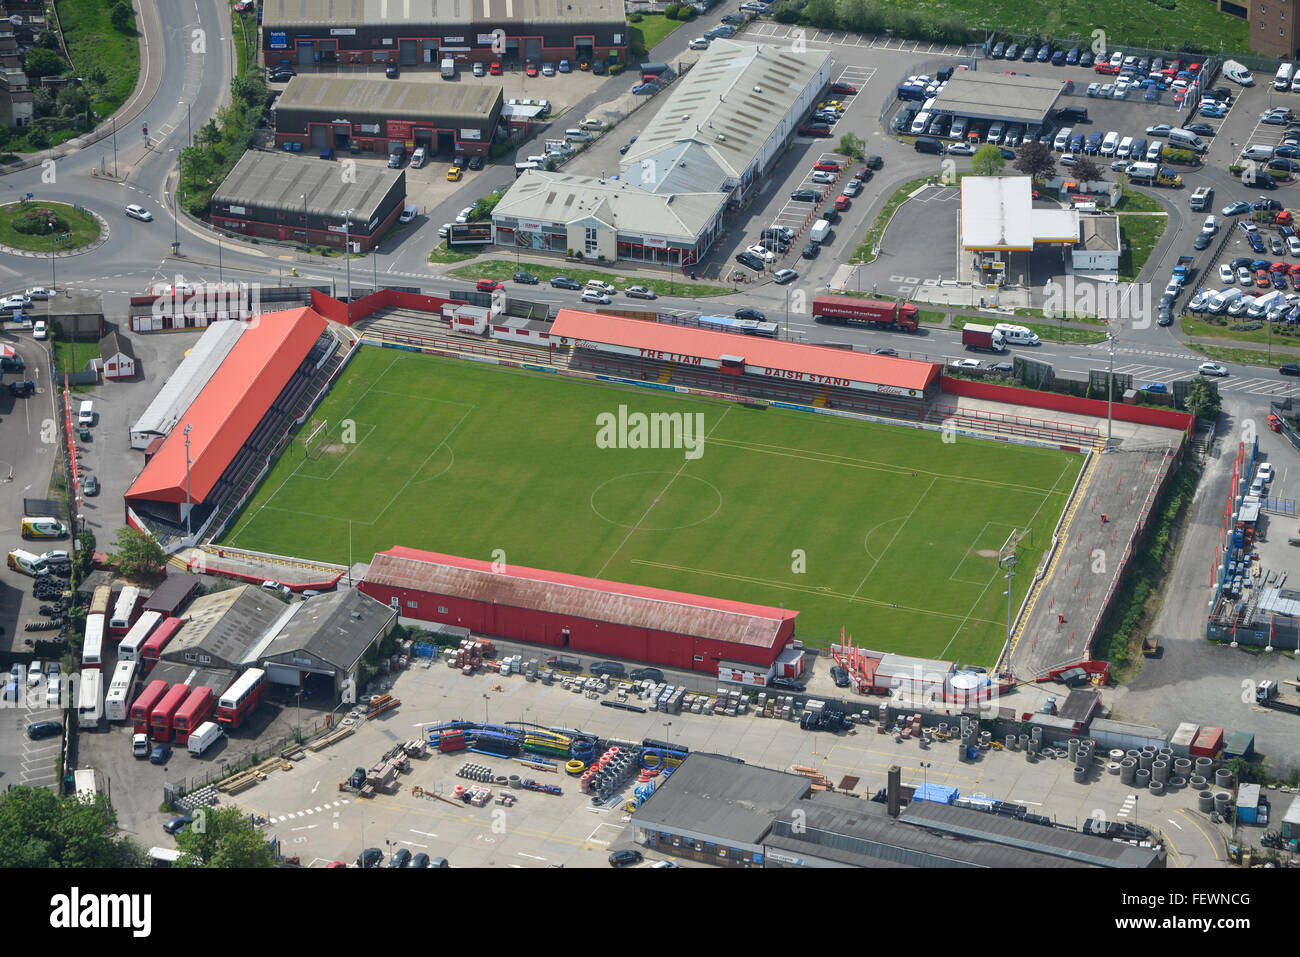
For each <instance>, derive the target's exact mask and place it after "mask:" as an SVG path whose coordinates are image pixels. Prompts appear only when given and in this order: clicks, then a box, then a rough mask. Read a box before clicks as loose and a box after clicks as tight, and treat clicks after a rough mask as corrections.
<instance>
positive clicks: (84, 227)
mask: <svg viewBox="0 0 1300 957" xmlns="http://www.w3.org/2000/svg"><path fill="white" fill-rule="evenodd" d="M107 239H108V222H107V221H106V220H105V219H104V218H103V217H102V216H100V215H99V214H98V213H96V212H94V211H93V210H90V209H87V208H86V207H84V206H73V205H70V204H68V203H52V202H33V201H28V200H23V201H21V202H17V203H9V204H8V205H5V206H0V250H2V251H4V252H7V253H11V254H13V255H18V256H29V257H46V256H51V255H55V256H76V255H78V254H80V253H84V252H89V251H90V250H92V249H96V248H98V247H99V246H101V245H103V244H104V243H105V242H106V241H107Z"/></svg>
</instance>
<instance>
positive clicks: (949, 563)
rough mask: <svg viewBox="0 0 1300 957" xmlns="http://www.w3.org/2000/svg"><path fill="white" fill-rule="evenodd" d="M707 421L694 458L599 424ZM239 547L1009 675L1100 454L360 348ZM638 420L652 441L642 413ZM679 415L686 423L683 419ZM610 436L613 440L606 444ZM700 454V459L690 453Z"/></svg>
mask: <svg viewBox="0 0 1300 957" xmlns="http://www.w3.org/2000/svg"><path fill="white" fill-rule="evenodd" d="M620 405H623V406H626V408H627V412H628V413H629V415H631V414H634V413H638V412H641V413H670V414H671V413H681V414H682V415H686V414H689V415H690V419H689V422H690V423H692V424H693V423H695V422H696V421H697V416H696V413H699V414H700V415H702V417H703V418H702V425H703V433H704V436H705V438H704V442H703V446H702V448H701V449H700V454H699V455H698V457H689V455H688V450H684V449H682V448H675V449H674V448H635V447H629V446H632V445H634V444H643V443H638V442H637V436H636V434H635V433H633V434H630V435H626V436H625V439H626V441H624V442H622V443H621V445H622V447H608V446H609V445H611V444H612V443H611V442H610V441H608V439H609V437H610V435H611V434H613V435H614V437H615V438H617V435H616V431H617V430H609V429H607V430H605V431H606V434H605V435H603V436H601V435H600V433H601V430H600V428H599V426H600V425H601V424H602V420H601V419H599V418H598V417H599V416H601V415H602V414H608V415H610V416H611V417H616V416H617V415H618V410H619V406H620ZM322 419H323V420H325V421H327V422H328V428H327V430H325V432H324V433H322V434H318V435H317V436H316V437H315V438H314V439H313V440H312V443H311V445H310V447H309V448H307V449H305V448H304V442H303V439H304V438H305V437H306V436H307V435H308V434H309V433H310V432H311V431H312V425H311V424H310V423H309V424H307V425H304V426H303V427H302V428H301V429H300V430H299V432H298V435H297V438H296V440H295V441H294V442H293V443H291V444H290V445H289V446H288V448H287V449H286V451H285V452H284V454H283V455H282V456H281V457H280V460H279V461H278V462H277V463H276V464H275V466H274V467H273V468H272V470H271V472H270V474H269V475H268V476H267V477H266V479H265V480H264V481H263V482H262V484H261V486H260V487H259V489H258V490H257V492H256V493H255V495H254V496H253V498H252V499H251V500H250V502H249V503H248V505H247V506H245V508H244V510H243V512H242V513H241V514H240V515H239V517H238V519H237V520H236V522H235V524H234V525H233V526H232V528H231V530H230V532H229V533H228V534H227V535H226V537H225V539H224V542H223V544H228V545H231V546H235V547H242V548H249V549H255V550H260V551H268V552H275V553H279V554H285V555H295V556H300V557H304V558H313V559H318V560H324V561H332V562H340V563H342V562H346V561H348V560H349V558H350V557H351V558H352V559H353V560H366V559H368V558H369V557H370V555H371V554H372V553H373V552H376V551H381V550H383V549H386V548H389V547H390V546H393V545H406V546H409V547H412V548H423V549H428V550H431V551H438V552H443V553H446V554H451V555H462V556H466V557H470V558H479V559H483V560H486V561H492V560H504V561H506V562H508V563H509V564H512V565H528V566H532V567H535V568H549V569H554V570H557V571H563V572H570V573H574V574H579V575H589V576H592V577H596V578H606V579H611V580H614V581H625V582H635V583H637V584H642V585H651V586H656V587H660V588H669V589H675V590H678V591H685V592H694V593H698V594H703V595H713V596H717V597H721V598H730V599H735V600H739V601H748V602H754V603H757V604H763V605H776V606H783V607H786V608H795V609H798V610H799V612H800V615H799V621H798V626H797V629H796V633H797V634H798V636H799V637H801V638H804V639H805V640H806V641H807V642H808V643H809V644H811V645H816V646H824V645H826V644H828V643H830V642H833V641H837V640H838V637H839V633H840V629H841V627H843V628H845V629H846V630H847V631H848V633H849V634H851V635H852V636H853V637H854V638H855V639H856V641H857V643H858V644H859V645H862V646H865V647H868V648H875V649H879V650H886V651H895V652H899V653H905V654H913V655H919V656H922V657H938V658H945V659H956V660H960V661H963V662H972V663H979V664H986V665H987V664H991V663H992V662H993V660H994V658H995V657H996V655H997V653H998V650H999V649H1000V648H1001V646H1002V643H1003V641H1004V639H1005V634H1006V598H1005V581H1004V579H1003V578H1002V575H1001V573H1000V571H999V569H998V564H997V556H998V550H999V549H1000V548H1001V547H1002V545H1003V543H1004V542H1006V540H1007V538H1008V536H1009V535H1011V533H1012V531H1013V530H1015V529H1021V530H1023V529H1026V528H1032V536H1031V538H1026V539H1025V540H1023V541H1022V543H1021V546H1020V550H1019V555H1018V557H1019V574H1018V575H1017V577H1016V580H1015V588H1014V591H1013V595H1012V601H1013V603H1014V605H1015V606H1016V607H1018V606H1019V604H1020V602H1021V600H1022V599H1023V597H1024V589H1025V588H1026V587H1027V585H1028V583H1029V582H1030V580H1031V578H1032V575H1033V570H1034V569H1035V568H1036V567H1037V565H1038V563H1039V561H1040V559H1041V557H1042V551H1043V549H1044V547H1045V546H1046V545H1047V544H1048V543H1049V541H1050V538H1051V532H1052V529H1053V527H1054V526H1055V524H1056V522H1057V519H1058V518H1059V517H1060V514H1061V511H1062V509H1063V508H1064V506H1065V502H1066V498H1067V497H1068V495H1069V492H1070V489H1071V488H1072V487H1073V485H1074V482H1075V479H1076V477H1077V475H1078V472H1079V469H1080V468H1081V467H1082V464H1083V458H1082V456H1079V455H1076V454H1069V453H1065V452H1060V451H1055V450H1045V449H1036V448H1028V447H1022V446H1016V445H1007V444H1004V443H999V442H989V441H981V440H977V439H970V438H963V437H959V438H957V440H956V441H955V442H951V443H945V442H944V441H942V439H941V436H940V435H939V434H938V433H935V432H930V431H921V430H916V429H908V428H901V427H891V426H883V425H877V424H874V423H867V422H858V421H852V420H848V419H840V418H835V417H831V416H814V415H809V414H808V413H801V412H794V411H782V410H778V409H772V408H766V409H755V408H748V407H745V406H741V405H737V404H735V403H730V402H723V401H711V400H705V399H697V398H693V397H688V396H678V395H674V394H671V393H667V392H663V393H661V392H655V391H650V390H644V389H631V388H623V387H618V386H614V385H611V384H603V383H593V382H588V381H580V380H575V379H567V378H562V377H559V376H555V375H548V374H544V373H531V372H523V371H517V370H511V369H501V368H497V367H493V366H487V365H478V364H474V363H469V362H464V361H459V360H451V359H438V358H433V357H428V356H420V355H414V354H409V353H403V352H398V351H394V350H388V349H381V348H377V347H370V346H367V347H363V348H362V351H361V352H360V354H358V355H357V356H355V357H354V358H353V360H352V364H351V365H350V366H349V367H348V369H346V370H345V372H344V374H343V376H342V378H341V379H340V381H339V382H338V384H337V385H335V387H334V389H333V390H332V391H331V393H330V394H329V395H328V396H327V397H326V398H325V401H324V402H323V403H322V404H321V406H320V407H319V408H318V409H317V411H316V414H315V422H316V424H318V425H319V423H320V422H321V420H322ZM627 421H628V422H630V423H632V424H635V418H634V417H630V418H629V419H628V420H627ZM679 421H681V420H679ZM598 437H601V438H602V439H603V441H599V442H598ZM691 454H693V453H691Z"/></svg>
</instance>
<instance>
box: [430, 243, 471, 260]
mask: <svg viewBox="0 0 1300 957" xmlns="http://www.w3.org/2000/svg"><path fill="white" fill-rule="evenodd" d="M477 256H478V253H462V252H457V251H456V250H454V249H450V248H448V246H447V241H446V240H443V241H442V242H440V243H438V245H436V246H434V247H433V249H431V250H429V262H431V263H463V262H465V261H466V260H468V259H474V258H475V257H477Z"/></svg>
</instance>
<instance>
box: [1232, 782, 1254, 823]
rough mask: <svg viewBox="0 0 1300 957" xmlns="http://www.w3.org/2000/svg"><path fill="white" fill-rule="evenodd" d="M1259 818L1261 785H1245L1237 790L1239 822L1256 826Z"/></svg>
mask: <svg viewBox="0 0 1300 957" xmlns="http://www.w3.org/2000/svg"><path fill="white" fill-rule="evenodd" d="M1258 816H1259V785H1258V784H1243V785H1241V786H1240V787H1238V788H1237V820H1239V821H1240V822H1241V823H1242V824H1254V823H1255V822H1256V819H1257V818H1258Z"/></svg>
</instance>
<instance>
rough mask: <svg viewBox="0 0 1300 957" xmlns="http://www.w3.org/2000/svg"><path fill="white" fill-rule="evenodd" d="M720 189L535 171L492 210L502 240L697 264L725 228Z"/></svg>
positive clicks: (498, 238)
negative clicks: (679, 189) (664, 190)
mask: <svg viewBox="0 0 1300 957" xmlns="http://www.w3.org/2000/svg"><path fill="white" fill-rule="evenodd" d="M726 207H727V197H726V195H725V194H723V193H715V192H689V193H670V194H656V193H648V192H646V191H645V190H643V189H641V188H639V187H637V186H636V185H634V184H632V183H628V182H624V181H621V180H606V179H599V178H597V177H593V176H573V175H570V174H568V173H545V172H541V171H538V170H530V171H528V172H526V173H524V174H523V175H522V176H520V177H519V179H518V180H517V181H516V182H515V184H514V186H512V187H511V188H510V190H509V192H507V193H506V195H505V196H503V197H502V198H501V200H500V202H498V203H497V205H496V208H495V209H494V210H493V211H492V225H493V232H494V235H495V241H496V242H497V244H498V245H503V246H518V247H520V248H523V249H530V250H538V249H545V250H550V251H553V252H560V253H563V252H566V251H568V250H570V249H573V250H580V251H581V252H582V254H583V256H584V257H585V258H587V259H599V257H601V256H603V257H604V258H605V260H606V261H607V262H612V261H614V260H616V259H640V260H644V259H649V260H653V261H666V262H672V263H687V264H689V263H693V262H697V261H698V260H700V259H701V258H703V256H704V253H705V252H706V251H707V250H708V249H709V247H710V246H711V245H712V244H713V241H714V240H715V239H716V238H717V236H718V235H719V234H720V233H721V231H722V217H723V213H724V212H725V211H726Z"/></svg>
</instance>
